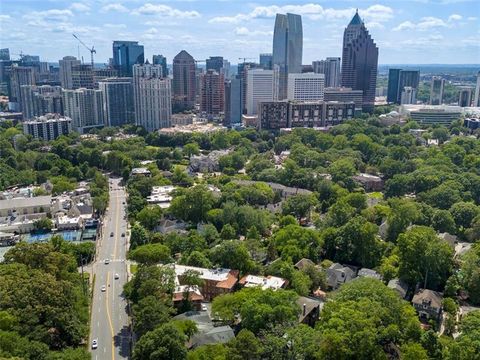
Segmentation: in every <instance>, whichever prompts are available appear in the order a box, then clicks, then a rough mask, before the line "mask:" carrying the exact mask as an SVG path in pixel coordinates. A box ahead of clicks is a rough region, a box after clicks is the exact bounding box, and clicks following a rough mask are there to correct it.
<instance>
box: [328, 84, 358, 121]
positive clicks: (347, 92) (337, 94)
mask: <svg viewBox="0 0 480 360" xmlns="http://www.w3.org/2000/svg"><path fill="white" fill-rule="evenodd" d="M323 98H324V100H325V101H327V102H329V101H338V102H345V103H349V102H353V103H354V104H355V115H356V116H357V115H360V113H361V112H362V105H363V91H362V90H352V89H351V88H344V87H340V88H325V92H324V96H323Z"/></svg>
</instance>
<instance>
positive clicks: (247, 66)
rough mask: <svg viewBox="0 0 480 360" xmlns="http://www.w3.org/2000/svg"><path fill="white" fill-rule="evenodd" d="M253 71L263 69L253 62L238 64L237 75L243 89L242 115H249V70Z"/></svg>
mask: <svg viewBox="0 0 480 360" xmlns="http://www.w3.org/2000/svg"><path fill="white" fill-rule="evenodd" d="M277 68H278V67H277ZM253 69H262V67H261V66H260V65H259V64H257V63H253V62H243V63H240V64H238V68H237V74H238V78H239V79H240V80H241V82H240V86H241V87H242V114H246V113H247V74H248V71H249V70H253ZM277 91H278V89H277Z"/></svg>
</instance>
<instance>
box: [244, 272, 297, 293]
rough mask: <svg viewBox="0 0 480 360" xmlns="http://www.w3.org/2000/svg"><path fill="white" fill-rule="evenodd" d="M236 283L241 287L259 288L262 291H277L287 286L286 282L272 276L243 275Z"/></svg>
mask: <svg viewBox="0 0 480 360" xmlns="http://www.w3.org/2000/svg"><path fill="white" fill-rule="evenodd" d="M238 283H239V284H240V285H242V286H243V287H260V288H262V290H266V289H271V290H277V289H283V288H285V286H287V284H288V281H287V280H285V279H282V278H280V277H276V276H272V275H268V276H258V275H245V276H244V277H243V278H241V279H240V281H239V282H238Z"/></svg>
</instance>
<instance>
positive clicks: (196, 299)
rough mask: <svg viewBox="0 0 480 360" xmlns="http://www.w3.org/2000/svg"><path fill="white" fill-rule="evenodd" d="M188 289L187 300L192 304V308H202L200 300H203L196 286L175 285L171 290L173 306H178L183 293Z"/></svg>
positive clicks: (198, 309)
mask: <svg viewBox="0 0 480 360" xmlns="http://www.w3.org/2000/svg"><path fill="white" fill-rule="evenodd" d="M187 291H188V301H190V303H191V304H192V306H193V308H194V309H195V310H197V311H200V310H201V309H202V302H203V300H204V298H203V295H202V293H201V292H200V289H199V288H198V286H188V285H177V286H175V289H174V290H173V306H174V307H175V308H178V307H180V305H181V303H182V301H183V299H184V296H185V293H186V292H187Z"/></svg>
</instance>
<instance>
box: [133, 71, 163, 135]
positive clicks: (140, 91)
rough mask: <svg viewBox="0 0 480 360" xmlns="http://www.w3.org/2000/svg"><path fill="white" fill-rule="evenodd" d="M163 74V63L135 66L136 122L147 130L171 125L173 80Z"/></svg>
mask: <svg viewBox="0 0 480 360" xmlns="http://www.w3.org/2000/svg"><path fill="white" fill-rule="evenodd" d="M161 74H162V67H161V65H151V64H143V65H134V66H133V83H134V98H135V101H134V104H135V123H136V124H137V125H141V126H143V127H144V128H145V129H146V130H147V131H154V130H157V129H161V128H165V127H170V126H171V118H172V102H171V97H172V88H171V80H170V79H169V78H162V77H161Z"/></svg>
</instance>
